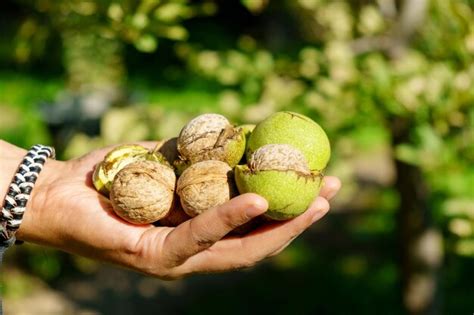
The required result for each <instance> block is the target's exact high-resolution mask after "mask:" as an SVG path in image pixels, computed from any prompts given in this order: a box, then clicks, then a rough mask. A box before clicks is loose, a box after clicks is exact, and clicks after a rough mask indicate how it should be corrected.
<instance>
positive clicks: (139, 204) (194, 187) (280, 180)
mask: <svg viewBox="0 0 474 315" xmlns="http://www.w3.org/2000/svg"><path fill="white" fill-rule="evenodd" d="M329 157H330V145H329V140H328V138H327V136H326V133H325V132H324V130H323V129H322V128H321V127H320V126H319V125H318V124H317V123H316V122H314V121H313V120H311V119H310V118H308V117H306V116H304V115H301V114H297V113H293V112H277V113H274V114H272V115H271V116H269V117H267V118H266V119H265V120H263V121H261V122H260V123H259V124H257V125H256V126H255V125H242V126H234V125H232V124H231V123H230V122H229V121H228V120H227V118H225V117H224V116H222V115H219V114H204V115H200V116H198V117H196V118H194V119H192V120H191V121H190V122H188V124H186V126H184V127H183V129H182V130H181V132H180V134H179V136H178V137H177V138H172V139H169V140H165V141H160V142H158V144H157V145H156V147H155V148H154V149H153V150H151V151H150V150H148V149H146V148H144V147H143V146H140V145H136V144H126V145H121V146H118V147H116V148H114V149H113V150H112V151H110V152H109V153H108V154H107V155H106V156H105V158H104V160H103V161H102V162H101V163H99V164H98V165H97V166H96V168H95V170H94V173H93V183H94V186H95V188H96V189H97V190H98V191H99V192H100V193H102V194H103V195H105V196H107V197H109V199H110V202H111V204H112V206H113V209H114V211H115V213H116V214H117V215H118V216H120V217H121V218H123V219H124V220H126V221H128V222H130V223H133V224H150V223H159V224H161V225H165V226H177V225H179V224H181V223H182V222H184V221H186V220H188V219H189V218H191V217H194V216H197V215H199V214H201V213H203V212H204V211H206V210H208V209H210V208H213V207H216V206H219V205H221V204H223V203H225V202H226V201H228V200H229V199H231V198H233V197H235V196H237V195H238V194H239V193H240V194H243V193H247V192H252V193H257V194H259V195H261V196H262V197H264V198H265V199H266V200H267V201H268V204H269V208H268V211H267V212H266V213H265V217H267V218H269V219H273V220H286V219H290V218H293V217H296V216H298V215H300V214H301V213H303V212H304V211H305V210H306V209H307V208H308V206H309V204H310V203H311V202H312V201H313V200H314V198H315V197H316V196H317V195H318V193H319V189H320V187H321V185H322V172H323V170H324V169H325V167H326V165H327V163H328V161H329Z"/></svg>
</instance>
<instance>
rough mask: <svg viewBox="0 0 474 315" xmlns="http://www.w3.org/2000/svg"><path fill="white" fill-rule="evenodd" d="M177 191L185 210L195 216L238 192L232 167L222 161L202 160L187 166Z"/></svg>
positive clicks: (179, 180)
mask: <svg viewBox="0 0 474 315" xmlns="http://www.w3.org/2000/svg"><path fill="white" fill-rule="evenodd" d="M176 191H177V193H178V195H179V197H180V199H181V205H182V206H183V209H184V211H185V212H186V213H187V214H188V215H190V216H192V217H194V216H196V215H198V214H201V213H202V212H204V211H206V210H207V209H209V208H212V207H216V206H219V205H221V204H223V203H225V202H226V201H228V200H229V199H231V198H232V197H234V196H236V195H237V194H238V192H237V189H236V187H235V183H234V179H233V172H232V168H231V167H230V166H229V165H228V164H227V163H224V162H221V161H213V160H209V161H202V162H198V163H196V164H193V165H191V166H190V167H189V168H187V169H186V170H185V171H184V172H183V174H182V175H181V177H179V179H178V183H177V187H176Z"/></svg>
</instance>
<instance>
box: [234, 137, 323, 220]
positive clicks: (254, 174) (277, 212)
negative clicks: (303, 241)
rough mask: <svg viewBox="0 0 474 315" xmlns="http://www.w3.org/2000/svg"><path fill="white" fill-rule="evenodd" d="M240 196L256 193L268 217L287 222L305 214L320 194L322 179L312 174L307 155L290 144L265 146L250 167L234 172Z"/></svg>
mask: <svg viewBox="0 0 474 315" xmlns="http://www.w3.org/2000/svg"><path fill="white" fill-rule="evenodd" d="M234 173H235V182H236V184H237V189H238V190H239V193H241V194H243V193H249V192H251V193H256V194H258V195H260V196H262V197H264V198H265V199H266V200H267V202H268V206H269V207H268V210H267V212H266V213H265V216H266V217H268V218H270V219H273V220H287V219H291V218H294V217H296V216H298V215H300V214H302V213H303V212H305V211H306V210H307V209H308V207H309V206H310V204H311V203H312V202H313V201H314V199H315V198H316V196H317V195H318V194H319V190H320V188H321V183H322V176H321V174H320V173H319V172H317V171H311V170H310V169H309V166H308V163H307V161H306V158H305V157H304V155H303V154H302V153H301V152H300V151H299V150H297V149H296V148H294V147H292V146H290V145H287V144H269V145H265V146H263V147H261V148H259V149H257V151H255V152H254V154H252V156H251V157H250V160H249V162H248V164H247V165H237V166H236V167H235V170H234Z"/></svg>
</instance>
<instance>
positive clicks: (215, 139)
mask: <svg viewBox="0 0 474 315" xmlns="http://www.w3.org/2000/svg"><path fill="white" fill-rule="evenodd" d="M177 147H178V152H179V155H180V161H175V163H173V164H174V166H175V167H176V168H178V169H180V172H182V171H184V169H185V168H186V167H189V166H190V165H191V164H194V163H197V162H201V161H207V160H216V161H222V162H225V163H227V164H228V165H230V166H231V167H233V166H234V165H236V164H237V163H239V161H240V159H241V158H242V156H243V155H244V152H245V134H244V131H243V130H242V129H241V128H236V127H234V126H232V125H231V124H230V122H229V121H228V120H227V118H225V117H224V116H222V115H219V114H204V115H200V116H198V117H196V118H194V119H192V120H191V121H190V122H189V123H188V124H186V126H184V128H183V129H182V130H181V132H180V134H179V137H178V143H177Z"/></svg>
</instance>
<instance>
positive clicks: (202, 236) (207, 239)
mask: <svg viewBox="0 0 474 315" xmlns="http://www.w3.org/2000/svg"><path fill="white" fill-rule="evenodd" d="M189 233H190V235H191V240H192V242H193V243H194V244H196V245H197V246H198V247H200V248H207V247H210V246H211V245H212V244H214V240H213V239H212V237H211V236H210V235H209V234H208V233H207V232H204V231H200V229H199V228H197V227H196V225H195V224H193V222H192V220H191V224H190V231H189Z"/></svg>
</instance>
